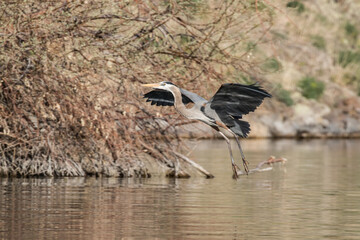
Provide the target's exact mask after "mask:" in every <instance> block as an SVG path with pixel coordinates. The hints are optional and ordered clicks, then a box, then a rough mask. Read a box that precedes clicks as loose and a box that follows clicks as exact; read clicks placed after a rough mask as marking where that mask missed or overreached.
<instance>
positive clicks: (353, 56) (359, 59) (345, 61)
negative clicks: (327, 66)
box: [339, 50, 360, 67]
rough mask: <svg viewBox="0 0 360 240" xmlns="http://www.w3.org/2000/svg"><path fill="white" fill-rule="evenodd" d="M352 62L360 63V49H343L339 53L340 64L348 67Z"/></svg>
mask: <svg viewBox="0 0 360 240" xmlns="http://www.w3.org/2000/svg"><path fill="white" fill-rule="evenodd" d="M351 63H360V51H350V50H346V51H341V52H340V53H339V64H340V65H341V66H342V67H346V66H348V65H349V64H351Z"/></svg>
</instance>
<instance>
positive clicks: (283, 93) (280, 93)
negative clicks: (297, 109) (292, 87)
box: [275, 84, 294, 106]
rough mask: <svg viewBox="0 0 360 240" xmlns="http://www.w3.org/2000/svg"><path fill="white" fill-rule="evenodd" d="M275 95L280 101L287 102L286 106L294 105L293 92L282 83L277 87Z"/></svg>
mask: <svg viewBox="0 0 360 240" xmlns="http://www.w3.org/2000/svg"><path fill="white" fill-rule="evenodd" d="M275 97H276V98H277V99H278V100H279V101H280V102H283V103H285V104H286V106H292V105H294V100H293V99H292V97H291V94H290V92H289V91H288V90H286V89H284V88H283V87H282V86H281V84H278V85H277V86H276V89H275Z"/></svg>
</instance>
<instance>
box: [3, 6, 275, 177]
mask: <svg viewBox="0 0 360 240" xmlns="http://www.w3.org/2000/svg"><path fill="white" fill-rule="evenodd" d="M270 17H271V14H270V11H268V10H267V9H266V8H265V10H264V9H263V10H261V11H259V10H258V9H257V2H256V1H255V2H251V1H211V2H207V1H191V0H189V1H115V0H107V1H106V0H103V1H49V2H46V1H35V0H34V1H26V2H22V1H12V2H8V1H3V2H2V3H0V18H1V20H0V21H1V22H0V23H1V24H0V26H1V30H0V47H1V50H0V51H1V52H0V81H1V82H0V117H1V118H0V141H1V144H0V154H1V158H0V173H1V175H20V176H29V175H45V176H53V175H57V176H83V175H107V176H143V177H146V176H150V174H149V172H148V170H147V169H146V167H145V165H144V160H145V159H149V156H150V157H151V159H153V160H154V159H155V161H158V162H159V163H161V165H162V166H164V167H166V168H169V169H176V168H177V167H178V165H177V164H175V163H176V162H177V160H176V159H178V158H179V156H180V155H178V154H177V153H176V148H177V146H178V145H179V144H178V143H179V141H180V139H178V138H177V136H176V132H174V131H173V126H174V125H176V124H177V123H179V121H181V120H179V119H178V118H177V117H176V115H173V114H171V112H170V111H169V110H167V109H162V110H160V112H158V113H157V114H154V109H153V108H151V109H150V108H149V107H148V106H146V104H145V103H144V101H143V99H142V97H141V93H142V90H141V89H139V83H146V82H158V81H163V80H167V81H172V82H174V83H175V84H179V85H181V86H183V87H186V86H187V87H188V88H189V89H192V88H194V89H195V88H196V89H199V90H198V91H197V92H199V91H200V92H199V93H202V94H204V95H206V94H207V90H213V88H214V86H215V85H218V83H219V82H222V81H223V80H224V79H225V78H226V79H228V80H232V81H236V80H238V81H240V80H241V79H242V78H243V76H245V75H246V74H248V72H249V71H250V69H251V71H256V69H257V68H256V64H253V63H252V62H251V59H249V55H248V51H247V50H248V49H247V45H248V43H249V42H250V40H251V39H253V40H251V41H255V43H256V41H261V39H262V37H263V36H264V35H265V34H266V31H267V30H268V29H269V27H270V22H271V21H270V20H271V19H270ZM260 25H261V26H262V27H261V28H260V27H258V26H260ZM240 72H241V73H242V74H239V73H240ZM156 111H159V110H156ZM164 124H165V125H167V126H168V127H165V128H164ZM184 165H186V164H182V166H184ZM181 171H184V170H183V169H182V168H181V167H180V168H179V169H177V171H176V173H179V172H181ZM184 175H185V176H186V173H184Z"/></svg>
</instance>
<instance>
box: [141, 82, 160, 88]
mask: <svg viewBox="0 0 360 240" xmlns="http://www.w3.org/2000/svg"><path fill="white" fill-rule="evenodd" d="M141 86H143V87H152V88H156V87H160V84H159V83H148V84H141Z"/></svg>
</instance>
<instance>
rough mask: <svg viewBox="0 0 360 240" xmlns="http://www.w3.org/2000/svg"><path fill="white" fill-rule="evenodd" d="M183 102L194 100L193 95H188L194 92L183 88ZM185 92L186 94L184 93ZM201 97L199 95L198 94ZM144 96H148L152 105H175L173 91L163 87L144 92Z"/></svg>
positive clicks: (148, 100)
mask: <svg viewBox="0 0 360 240" xmlns="http://www.w3.org/2000/svg"><path fill="white" fill-rule="evenodd" d="M180 91H181V96H182V102H183V103H184V104H185V105H186V104H188V103H191V102H194V101H193V100H192V98H193V97H192V96H190V97H189V96H187V95H188V94H186V92H187V93H190V95H191V94H194V95H196V94H195V93H192V92H189V91H186V90H184V89H181V88H180ZM184 93H185V94H184ZM196 96H197V95H196ZM198 97H199V96H198ZM144 98H147V100H146V101H147V102H151V105H154V104H156V106H174V96H173V95H172V93H171V92H169V91H166V90H162V89H154V90H152V91H150V92H148V93H146V94H144Z"/></svg>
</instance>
